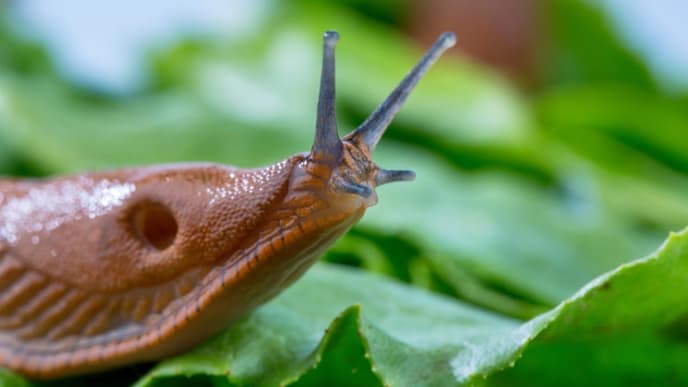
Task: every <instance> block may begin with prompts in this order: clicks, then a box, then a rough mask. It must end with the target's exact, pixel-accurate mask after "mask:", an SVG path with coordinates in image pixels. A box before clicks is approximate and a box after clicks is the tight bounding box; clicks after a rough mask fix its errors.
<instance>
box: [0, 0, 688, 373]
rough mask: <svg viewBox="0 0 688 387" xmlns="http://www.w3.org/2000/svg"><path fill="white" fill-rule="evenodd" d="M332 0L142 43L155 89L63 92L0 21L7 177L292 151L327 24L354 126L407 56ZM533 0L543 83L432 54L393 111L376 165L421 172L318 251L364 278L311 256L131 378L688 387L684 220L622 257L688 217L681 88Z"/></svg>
mask: <svg viewBox="0 0 688 387" xmlns="http://www.w3.org/2000/svg"><path fill="white" fill-rule="evenodd" d="M343 4H345V6H342V5H339V6H336V5H331V4H327V5H326V4H323V3H320V2H315V1H293V2H290V3H289V6H286V5H282V6H278V5H275V6H274V7H272V8H271V9H270V12H269V15H266V17H265V18H264V20H263V21H262V24H261V25H260V26H258V27H257V28H256V31H255V33H253V34H250V35H248V36H242V38H241V39H226V40H213V39H205V40H198V39H197V40H188V41H183V42H179V43H178V44H177V45H175V46H174V47H170V48H169V49H166V50H161V51H158V52H156V53H153V54H151V58H150V65H151V69H152V80H151V83H150V87H149V88H148V89H146V90H145V91H143V92H141V93H139V94H136V95H132V96H128V97H126V98H123V97H119V98H115V97H107V96H102V95H100V96H94V95H93V94H92V93H90V92H87V91H85V90H83V89H78V88H75V87H73V86H70V85H69V84H68V83H66V82H65V81H63V80H61V79H60V78H59V76H57V74H56V72H55V71H54V70H53V67H52V66H51V63H50V59H49V58H48V57H47V55H46V54H45V53H44V51H43V50H41V49H40V48H39V46H37V45H36V44H34V43H30V42H27V41H25V40H23V39H20V38H18V37H17V36H16V35H15V34H13V33H11V31H10V30H9V28H8V27H7V23H5V24H2V25H0V173H4V174H10V175H44V174H57V173H70V172H76V171H83V170H89V169H96V168H113V167H119V166H124V165H136V164H145V163H161V162H168V161H179V160H209V161H215V162H221V163H227V164H234V165H238V166H242V167H253V166H258V165H263V164H268V163H272V162H275V161H277V160H279V159H281V158H284V157H286V156H288V155H290V154H293V153H297V152H301V151H304V150H307V149H308V148H309V147H310V142H311V139H312V136H313V124H314V111H315V104H316V96H317V86H318V85H317V83H318V80H319V75H318V74H319V69H320V39H319V37H320V34H321V33H322V31H324V30H326V29H336V30H338V31H339V32H340V34H341V36H342V41H341V42H340V44H339V46H338V48H337V56H338V57H337V73H338V75H337V79H338V83H337V88H338V90H337V91H338V102H337V103H338V120H339V123H340V128H341V129H342V132H344V131H348V130H350V129H351V128H353V127H355V126H356V125H357V124H358V123H359V122H361V121H362V119H363V118H364V117H365V116H366V115H367V114H368V113H369V112H370V111H372V109H373V108H374V107H375V106H376V104H377V103H379V101H381V100H382V99H383V98H384V97H385V96H386V94H387V93H388V92H389V90H391V88H392V87H393V86H394V85H395V84H396V82H397V81H398V80H399V79H400V78H401V77H402V76H403V74H405V73H406V71H407V70H408V69H409V68H410V67H411V66H412V65H413V63H414V62H415V60H416V59H417V58H418V56H419V54H420V51H419V48H418V47H413V46H411V45H410V43H409V41H408V39H406V38H404V37H403V36H401V35H400V33H399V32H398V31H397V30H395V28H394V25H395V24H397V23H398V21H399V20H400V19H402V18H403V17H404V16H403V9H404V8H403V7H395V6H390V4H392V3H391V2H387V1H376V2H361V1H356V0H349V1H346V2H344V3H343ZM544 4H545V5H546V6H544V7H543V9H542V11H543V12H544V15H545V20H547V21H548V22H549V23H548V25H549V30H548V31H549V34H548V40H547V41H546V42H544V41H543V42H541V44H542V52H544V53H545V55H544V57H543V58H542V66H543V67H542V75H543V77H542V83H541V84H540V86H539V87H538V89H537V90H535V91H534V92H531V93H530V94H525V93H523V92H521V91H519V90H518V89H517V88H515V87H514V86H513V85H512V84H511V83H510V82H509V81H508V80H506V79H505V78H503V77H502V76H501V75H499V74H496V73H494V72H492V71H490V70H488V69H486V68H483V67H481V66H479V65H477V64H475V63H472V62H470V61H468V60H466V59H464V58H460V57H449V58H444V59H443V60H442V61H440V63H438V65H437V66H436V67H435V68H434V69H433V70H432V71H431V72H430V74H429V75H428V76H427V78H426V79H424V80H423V82H421V85H419V87H418V89H417V90H416V91H415V92H414V94H413V95H412V97H411V98H410V100H409V103H408V105H407V106H405V107H404V109H402V111H401V113H400V114H399V116H398V118H397V119H396V121H395V122H394V123H393V124H392V127H391V128H390V130H389V131H388V133H387V135H386V137H385V140H384V141H383V144H382V145H381V146H380V149H379V152H378V154H376V155H375V159H376V161H377V162H378V163H379V164H380V165H382V166H384V167H388V168H412V169H414V170H416V172H417V175H418V180H417V181H416V182H415V183H413V184H396V185H390V186H385V187H383V188H381V189H380V190H379V194H380V203H379V204H378V206H376V207H374V208H372V209H371V210H369V212H368V214H367V215H366V217H365V218H364V219H363V220H362V222H361V223H360V224H359V225H357V226H356V227H355V229H354V230H352V232H351V233H349V234H348V235H347V236H345V237H344V238H343V239H342V240H341V241H340V242H339V243H338V244H337V245H336V246H334V248H333V249H332V250H331V251H330V252H329V253H328V254H327V256H326V257H325V258H324V260H326V261H329V262H330V263H339V264H346V265H349V266H356V267H358V268H361V269H364V270H367V271H369V272H373V273H374V274H368V273H363V272H362V271H361V270H352V269H348V268H343V267H342V266H340V265H332V264H321V265H319V266H317V267H316V268H315V269H314V270H313V271H312V272H311V273H309V274H308V275H307V276H306V278H304V279H303V280H302V281H300V282H299V283H298V284H297V285H296V286H294V287H293V288H292V289H289V290H288V291H287V292H285V294H284V295H282V296H280V297H279V298H278V299H276V300H275V301H273V302H270V303H269V304H268V305H266V306H265V307H263V308H261V309H259V310H258V311H256V312H255V313H253V314H251V315H250V316H247V317H246V319H244V320H243V321H242V322H240V323H239V324H237V325H235V326H234V327H231V328H230V329H229V330H227V331H226V332H224V333H222V334H221V335H219V336H218V337H216V338H215V339H213V340H211V341H210V342H209V343H207V344H204V345H203V346H201V347H199V348H198V349H197V350H195V351H192V352H191V353H189V354H186V355H182V356H181V357H179V358H176V359H171V360H168V361H165V362H163V363H161V364H160V365H159V366H157V367H156V368H154V369H153V370H152V371H151V372H150V373H149V374H147V375H146V376H145V377H143V378H142V379H141V380H140V381H139V384H138V385H140V386H151V385H175V383H177V384H180V385H188V384H197V385H213V386H217V385H285V384H289V385H291V384H296V385H322V384H325V383H326V382H327V383H330V384H332V383H340V384H342V385H409V386H417V385H448V384H452V383H455V384H462V383H476V384H495V385H533V383H534V380H533V379H532V376H530V375H534V374H539V375H541V376H542V379H541V380H539V382H541V383H542V384H549V382H553V381H560V379H561V378H562V377H566V378H569V379H568V380H571V385H589V384H593V383H597V384H619V385H622V384H627V383H629V382H630V381H643V382H645V383H647V384H663V385H666V384H672V383H675V384H685V382H686V381H687V380H688V375H686V374H685V371H682V369H683V368H685V367H682V365H684V364H685V360H686V359H688V358H687V354H688V352H686V348H685V345H684V342H683V340H682V339H680V338H678V337H676V336H674V335H673V333H672V332H673V331H667V330H666V329H665V325H666V324H667V323H669V322H672V321H675V320H677V319H679V318H680V317H681V316H682V314H684V313H685V311H686V307H687V306H688V304H686V303H685V301H683V297H682V296H681V295H683V294H686V290H688V289H686V287H687V286H688V281H686V279H688V269H687V268H686V265H688V250H686V247H684V246H685V245H686V244H687V243H688V235H686V234H685V233H681V234H679V235H676V236H673V237H672V239H671V240H670V242H668V244H666V245H664V247H662V248H661V249H660V250H659V251H658V253H656V255H654V256H651V257H650V258H647V259H645V260H637V261H634V262H633V263H631V264H629V263H628V262H631V261H633V260H634V259H638V258H639V257H642V256H644V255H647V254H648V253H650V252H651V251H652V250H653V249H655V248H656V247H657V246H659V245H660V243H661V241H662V240H663V239H664V238H665V237H666V235H667V233H668V232H669V231H670V230H679V229H681V228H682V227H684V226H685V225H686V224H688V201H687V200H686V199H685V198H687V197H688V178H687V176H688V175H687V173H688V158H687V157H686V153H685V151H684V149H686V146H687V145H688V144H686V141H688V140H686V137H685V136H684V133H685V131H686V129H688V109H687V107H688V106H687V103H686V99H685V98H683V99H681V98H676V97H670V96H667V95H663V94H662V93H661V91H660V90H659V89H658V87H657V86H656V85H655V82H654V81H653V79H652V78H651V76H650V75H649V71H648V69H647V67H646V66H645V64H643V63H642V61H640V60H639V59H638V58H637V57H635V56H634V55H633V54H632V53H631V52H630V51H629V50H627V49H626V48H625V46H624V45H623V44H622V43H621V42H620V41H619V40H618V38H617V37H616V36H615V34H614V33H613V30H612V29H611V28H610V26H609V23H608V21H607V20H606V18H605V15H603V14H602V13H600V12H599V11H598V10H597V9H596V8H594V7H592V6H590V5H589V4H588V2H585V1H576V0H556V1H552V2H547V3H544ZM615 268H617V269H615ZM605 272H609V273H608V274H605V275H603V276H602V277H600V278H597V279H595V277H597V276H599V275H602V274H603V273H605ZM385 277H386V278H385ZM591 281H592V282H591ZM394 282H404V283H406V284H407V285H410V286H404V285H400V284H398V283H394ZM586 284H587V285H586ZM419 288H423V289H419ZM581 289H582V290H581ZM428 290H429V291H430V292H428ZM674 327H675V326H674ZM325 329H327V331H326V332H327V333H323V332H324V331H325ZM646 353H658V354H661V355H657V356H646V355H645V354H646ZM521 356H523V359H521V360H518V359H519V358H520V357H521ZM582 358H584V359H585V361H584V362H581V361H580V360H581V359H582ZM516 360H518V362H515V361H516ZM514 362H515V363H514ZM571 364H576V366H575V367H573V368H574V369H575V371H573V372H572V366H571ZM507 367H513V368H510V369H509V370H507V371H502V372H498V371H499V370H502V369H504V368H507ZM95 378H96V379H95V380H98V379H97V378H98V377H97V376H96V377H95ZM111 378H112V376H111V375H109V376H108V379H109V380H112V379H111ZM186 378H190V379H186ZM483 378H485V379H483ZM115 380H117V379H116V376H115ZM92 381H93V380H92V379H85V381H84V380H70V381H68V383H84V384H85V385H88V383H89V382H92ZM100 381H102V379H101V380H100ZM0 382H4V383H6V384H9V385H31V384H29V383H28V382H27V384H23V383H24V382H22V381H19V379H16V378H15V377H14V376H11V375H9V374H5V373H2V374H0Z"/></svg>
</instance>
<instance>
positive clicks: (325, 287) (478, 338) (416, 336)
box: [140, 231, 688, 386]
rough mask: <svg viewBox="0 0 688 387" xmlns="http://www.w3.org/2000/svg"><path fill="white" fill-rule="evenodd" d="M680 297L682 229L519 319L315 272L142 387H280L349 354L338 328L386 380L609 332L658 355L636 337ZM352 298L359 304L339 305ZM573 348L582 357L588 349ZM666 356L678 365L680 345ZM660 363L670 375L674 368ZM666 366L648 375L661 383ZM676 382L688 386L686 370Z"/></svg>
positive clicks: (371, 280)
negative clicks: (171, 382)
mask: <svg viewBox="0 0 688 387" xmlns="http://www.w3.org/2000/svg"><path fill="white" fill-rule="evenodd" d="M687 291H688V231H684V232H682V233H679V234H673V235H672V236H671V237H670V238H669V239H668V240H667V242H666V243H665V244H664V245H663V246H662V247H661V248H660V249H659V250H658V251H657V252H656V253H654V254H653V255H651V256H649V257H648V258H645V259H641V260H638V261H634V262H633V263H629V264H626V265H623V266H621V267H619V268H618V269H615V270H613V271H611V272H609V273H607V274H605V275H603V276H600V277H598V278H597V279H595V280H594V281H592V282H590V283H589V284H588V285H586V286H585V287H583V288H582V289H581V290H580V291H579V292H577V293H576V294H575V295H574V296H572V297H571V298H569V299H567V300H566V301H564V302H562V303H561V304H560V305H559V306H557V307H556V308H555V309H553V310H552V311H550V312H548V313H545V314H543V315H541V316H538V317H537V318H535V319H533V320H531V321H529V322H527V323H524V324H520V323H518V322H516V321H514V320H508V319H504V318H500V317H497V316H495V315H491V314H489V313H485V312H481V311H479V310H476V309H473V308H471V307H469V306H467V305H462V304H460V303H456V302H452V301H449V300H445V299H442V298H439V297H437V296H432V295H429V294H426V293H425V292H422V291H419V290H413V289H410V288H406V287H404V286H401V285H397V284H394V283H390V282H389V281H386V280H383V279H381V278H378V277H375V276H373V275H369V274H364V273H358V272H355V271H351V272H350V271H348V270H343V269H341V268H333V267H328V266H319V267H316V268H315V269H314V270H312V272H311V273H309V274H307V275H306V277H305V278H304V279H303V280H302V281H300V282H299V283H298V284H297V285H295V286H294V287H293V288H291V289H289V290H288V291H287V292H285V294H284V295H282V296H280V297H279V298H278V299H277V300H275V301H274V302H272V303H270V304H268V305H266V306H265V307H263V308H261V309H260V310H259V311H257V312H256V313H254V314H253V315H252V316H251V317H249V318H248V319H246V320H244V321H242V322H241V323H240V324H239V325H238V326H236V327H234V328H232V329H230V330H229V331H227V332H226V333H224V334H222V335H220V336H219V337H217V338H216V339H214V340H213V341H211V342H209V343H208V344H206V345H205V346H202V347H200V348H198V349H196V350H195V351H193V352H192V353H190V354H188V355H184V356H182V357H179V358H177V359H172V360H169V361H167V362H163V363H162V364H161V365H159V366H158V367H157V368H156V369H154V370H153V371H152V372H151V373H150V374H149V376H148V377H147V378H145V379H144V380H143V381H142V382H141V384H140V385H141V386H146V385H148V383H150V382H152V381H154V380H156V379H157V378H159V377H162V376H164V375H178V374H179V373H180V371H182V372H183V373H186V374H194V373H197V372H200V373H203V374H209V375H227V374H229V375H230V377H229V379H230V380H231V381H233V382H236V383H242V384H243V383H249V384H253V383H257V384H263V383H267V384H272V383H276V382H288V381H289V380H295V379H297V376H298V375H299V374H300V373H302V372H304V370H306V369H308V368H311V367H315V371H318V368H319V364H327V361H326V360H324V359H326V358H327V357H330V356H344V354H343V353H341V351H346V350H347V349H351V348H354V349H356V347H357V346H354V345H352V344H350V343H349V345H344V346H343V349H342V348H340V347H339V346H332V345H330V344H331V343H332V341H337V340H346V339H345V338H342V337H345V336H347V332H346V331H347V330H351V332H352V333H357V334H349V336H350V339H353V340H358V341H360V344H361V346H359V347H358V350H354V351H351V353H349V354H348V355H349V356H351V357H356V356H362V355H363V357H364V358H365V359H368V361H369V362H370V367H371V369H372V370H373V373H374V374H375V375H377V376H378V377H379V378H380V380H381V381H382V383H384V384H389V385H409V386H420V385H428V386H430V385H448V384H449V382H451V381H453V382H455V383H457V384H458V383H464V382H468V381H471V380H475V379H476V378H479V377H481V376H488V375H490V374H492V373H493V372H494V371H496V370H500V369H503V368H505V367H508V366H510V365H513V362H514V361H515V360H517V359H518V358H519V357H520V356H521V355H522V354H523V355H524V356H528V355H529V352H528V348H530V347H531V346H533V348H535V349H534V351H542V350H541V349H539V348H543V347H544V348H546V347H547V346H549V347H551V346H553V345H555V344H556V345H559V346H560V347H561V346H566V345H567V343H571V342H572V340H573V342H576V340H578V339H580V338H589V339H590V338H597V339H601V340H611V341H614V340H617V341H618V339H615V337H619V335H625V336H624V337H630V338H631V341H633V340H635V338H638V340H637V342H638V343H639V345H640V348H642V347H643V345H644V346H645V347H647V346H650V347H652V348H657V347H658V346H659V347H660V348H661V346H662V345H664V344H662V343H663V341H661V340H657V339H656V338H653V337H650V338H649V339H648V337H647V336H646V335H645V334H644V333H642V332H647V331H648V330H649V329H654V328H657V327H660V326H663V325H664V324H666V323H668V322H671V321H673V320H675V319H676V318H677V317H679V316H681V315H682V314H683V313H685V312H686V310H687V309H688V305H686V303H685V300H684V295H685V294H686V292H687ZM355 303H360V307H353V308H348V309H345V308H346V307H347V305H351V304H355ZM359 308H360V310H359ZM342 309H345V311H344V312H343V313H342V314H340V315H339V317H338V318H337V319H335V320H334V321H332V318H333V317H334V316H335V315H337V313H338V311H340V310H342ZM277 321H279V322H277ZM328 325H329V328H328ZM429 326H432V329H427V327H429ZM326 328H328V329H327V331H325V329H326ZM323 332H325V333H324V335H325V336H324V337H323V336H322V334H323ZM635 332H638V333H639V335H638V336H636V335H637V334H638V333H635ZM577 345H579V346H581V347H582V348H585V350H588V351H590V350H591V349H590V348H591V346H592V347H594V346H595V345H596V342H595V340H589V341H588V342H587V344H580V343H579V344H577ZM360 350H362V351H360ZM524 350H525V351H526V352H525V353H523V351H524ZM338 352H340V353H338ZM361 352H362V353H361ZM256 353H258V355H256ZM676 354H677V355H680V356H682V357H681V358H685V356H686V350H685V349H683V350H678V352H676ZM538 355H539V354H538ZM266 357H267V358H266ZM629 358H630V359H631V361H633V360H634V359H633V358H632V357H631V356H629ZM199 359H203V360H199ZM668 359H673V358H672V357H668ZM349 360H350V361H351V364H355V365H356V366H358V367H360V366H361V365H362V364H363V363H362V362H361V361H360V360H361V359H358V361H355V359H351V358H349ZM318 362H321V363H318ZM340 364H341V363H340ZM670 364H671V365H672V366H671V367H673V368H672V369H673V370H674V371H679V368H678V367H677V366H678V365H679V364H677V363H676V362H675V361H673V360H672V361H671V362H670ZM199 367H202V368H199ZM671 367H660V368H661V370H660V372H657V373H654V374H653V373H652V372H649V373H647V375H649V376H651V377H655V378H657V377H659V378H661V377H664V376H665V375H664V372H665V371H666V369H667V368H671ZM517 368H518V367H517ZM357 370H358V371H360V372H363V370H359V369H357ZM315 371H309V372H315ZM579 372H580V370H579ZM306 375H308V373H307V374H306ZM679 375H680V377H681V379H682V380H684V381H685V380H688V379H686V378H687V377H688V373H686V372H685V371H684V372H680V373H679ZM272 377H275V378H276V379H270V378H272ZM320 377H324V376H323V375H321V376H320ZM297 384H298V383H297Z"/></svg>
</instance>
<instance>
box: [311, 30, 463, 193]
mask: <svg viewBox="0 0 688 387" xmlns="http://www.w3.org/2000/svg"><path fill="white" fill-rule="evenodd" d="M338 40H339V34H338V33H337V32H335V31H327V32H325V34H324V35H323V65H322V74H321V78H320V96H319V99H318V115H317V118H316V131H315V141H314V142H313V147H312V149H311V157H312V158H313V159H314V160H317V161H320V162H325V163H327V164H330V165H331V166H332V167H333V170H334V169H337V168H338V167H339V168H340V169H341V167H342V165H343V164H346V165H347V166H348V168H350V169H354V170H355V171H353V172H352V171H342V172H341V173H340V174H341V175H344V176H345V177H344V178H342V179H339V183H338V188H339V189H341V190H342V191H344V192H348V193H355V194H358V195H360V196H363V197H367V196H369V195H370V194H371V193H372V189H373V188H374V187H376V186H379V185H382V184H387V183H391V182H395V181H410V180H413V179H414V178H415V173H414V172H413V171H405V170H385V169H381V168H378V167H377V166H374V164H373V163H372V160H370V156H371V154H372V152H373V151H374V150H375V148H376V146H377V144H378V142H380V139H381V138H382V136H383V134H384V133H385V130H386V129H387V127H388V126H389V124H390V123H391V122H392V120H393V119H394V117H395V116H396V114H397V113H398V112H399V109H401V106H402V105H403V104H404V102H405V101H406V99H407V98H408V96H409V94H410V93H411V91H412V90H413V89H414V87H415V86H416V85H417V84H418V81H420V79H421V78H422V77H423V75H425V73H426V72H427V71H428V69H429V68H430V66H432V64H433V63H435V62H436V61H437V59H438V58H439V57H440V56H441V55H442V54H443V53H444V52H445V51H446V50H447V49H448V48H450V47H452V46H453V45H454V44H455V43H456V36H455V35H454V33H452V32H445V33H443V34H441V35H440V36H439V38H437V41H435V44H433V46H432V47H431V48H430V49H429V50H428V51H427V52H426V53H425V55H424V56H423V57H422V58H421V59H420V61H418V63H417V64H416V65H415V66H414V67H413V68H412V69H411V71H410V72H409V73H408V74H407V75H406V76H405V77H404V79H403V80H402V81H401V82H400V83H399V85H398V86H397V87H396V88H395V89H394V90H393V91H392V93H391V94H390V95H389V96H388V97H387V98H386V99H385V100H384V101H383V102H382V103H381V104H380V105H379V106H378V107H377V109H375V111H373V113H372V114H371V115H370V116H369V117H368V118H367V119H366V120H365V121H364V122H363V123H362V124H361V125H360V126H359V127H358V128H356V129H355V130H354V131H352V132H351V133H349V134H347V135H346V136H344V137H343V138H342V139H340V138H339V135H338V133H337V121H336V115H335V63H334V62H335V58H334V49H335V45H336V44H337V41H338ZM343 142H347V143H350V144H352V145H354V146H355V147H356V148H358V150H359V151H360V152H356V153H357V155H352V154H349V153H350V152H349V151H348V150H347V147H346V146H344V145H343ZM361 155H363V157H361ZM346 159H349V160H348V162H345V161H344V160H346ZM351 160H353V162H351ZM355 164H358V167H352V165H355ZM369 164H370V165H373V167H372V168H371V167H370V166H369ZM362 171H368V173H364V172H362ZM370 186H372V187H370Z"/></svg>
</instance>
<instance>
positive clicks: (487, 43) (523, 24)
mask: <svg viewBox="0 0 688 387" xmlns="http://www.w3.org/2000/svg"><path fill="white" fill-rule="evenodd" d="M411 7H412V12H411V14H410V15H411V16H410V20H409V23H410V24H409V27H410V29H411V33H412V34H413V35H414V36H416V37H417V38H418V39H420V40H421V42H422V43H423V44H425V45H429V44H432V42H433V41H434V40H435V38H436V37H437V35H438V34H440V33H441V32H443V31H447V30H450V31H454V32H456V34H457V36H458V44H457V46H458V48H459V50H461V51H463V52H464V53H466V54H467V55H469V56H470V57H472V58H474V59H476V60H477V61H478V62H481V63H484V64H487V65H489V66H491V67H494V68H496V69H498V70H501V71H503V72H505V73H507V75H509V76H510V77H511V78H513V79H514V80H515V81H517V82H518V83H520V84H521V85H523V86H525V87H532V86H533V85H534V83H535V79H536V73H535V71H536V58H535V47H536V39H537V32H538V31H537V30H538V28H537V27H538V26H537V24H538V18H537V14H538V7H537V4H536V0H510V1H504V0H482V1H475V0H415V1H413V3H412V4H411Z"/></svg>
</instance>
